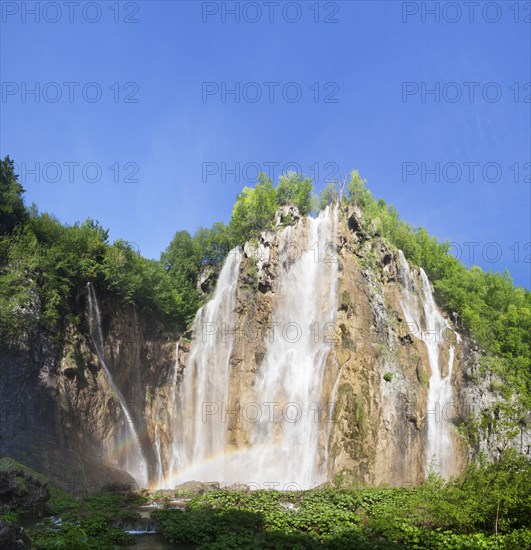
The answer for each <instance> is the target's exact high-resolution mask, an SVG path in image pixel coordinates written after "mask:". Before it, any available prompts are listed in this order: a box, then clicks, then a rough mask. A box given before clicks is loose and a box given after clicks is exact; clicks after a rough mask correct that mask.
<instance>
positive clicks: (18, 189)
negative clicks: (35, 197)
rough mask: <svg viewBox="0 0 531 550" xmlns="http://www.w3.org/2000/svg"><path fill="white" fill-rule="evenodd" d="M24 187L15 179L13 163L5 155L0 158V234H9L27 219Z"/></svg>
mask: <svg viewBox="0 0 531 550" xmlns="http://www.w3.org/2000/svg"><path fill="white" fill-rule="evenodd" d="M23 193H24V188H23V187H22V185H20V183H18V181H17V176H16V174H15V165H14V163H13V161H12V160H11V159H10V158H9V156H7V157H6V158H5V159H4V160H0V235H9V234H10V233H11V232H12V231H13V229H14V228H15V227H16V226H17V225H20V224H23V223H25V222H26V221H27V219H28V212H27V210H26V207H25V206H24V201H23V200H22V194H23Z"/></svg>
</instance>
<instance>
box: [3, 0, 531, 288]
mask: <svg viewBox="0 0 531 550" xmlns="http://www.w3.org/2000/svg"><path fill="white" fill-rule="evenodd" d="M83 4H84V3H83V2H81V3H80V5H79V6H72V8H70V9H72V10H73V11H72V12H69V7H68V6H67V5H65V4H64V3H63V2H51V3H50V2H45V1H41V2H40V3H39V14H38V17H39V21H38V22H36V21H35V17H36V16H35V15H33V14H31V13H27V12H26V13H24V7H23V4H22V3H19V2H6V1H4V2H2V23H1V80H2V94H3V95H2V102H1V104H0V105H1V144H0V149H1V151H0V153H1V154H2V156H3V155H5V154H9V155H10V156H11V157H12V158H13V159H14V160H15V161H16V162H17V163H18V164H19V166H20V165H21V164H22V163H25V165H26V171H27V170H31V169H32V168H34V167H35V164H36V163H39V168H40V172H41V174H40V181H39V182H37V181H35V176H34V175H32V174H31V173H26V174H25V177H22V180H23V183H24V185H25V187H26V190H27V194H26V200H27V202H28V203H31V202H33V201H34V202H35V203H36V204H37V205H38V207H39V209H40V210H43V211H49V212H52V213H54V214H55V215H56V216H57V217H58V218H59V219H60V220H62V221H64V222H68V223H73V222H74V221H76V220H83V219H85V218H86V217H92V218H95V219H97V220H99V221H100V222H101V223H102V224H103V225H104V226H105V227H108V228H110V233H111V237H112V238H113V239H116V238H124V239H126V240H129V241H131V242H134V243H137V244H138V246H139V248H140V250H141V252H142V253H143V254H144V255H146V256H148V257H154V258H158V256H159V254H160V252H161V251H162V250H163V249H164V248H165V247H166V246H167V244H168V243H169V241H170V239H171V238H172V236H173V234H174V233H175V231H176V230H178V229H188V230H190V231H194V230H195V229H197V228H198V227H199V226H209V225H211V224H212V223H213V222H214V221H217V220H222V221H225V222H226V221H228V220H229V217H230V211H231V207H232V205H233V203H234V199H235V197H236V195H237V193H238V192H239V191H240V190H241V188H242V187H243V186H244V185H245V184H246V183H248V182H246V181H245V179H246V175H247V176H249V177H250V178H252V177H253V175H254V172H255V166H256V164H258V165H260V166H261V167H262V168H263V169H265V170H266V171H267V170H271V166H273V165H275V163H276V165H275V174H277V175H278V172H279V171H280V170H281V167H283V166H285V165H286V163H296V164H298V165H299V166H300V167H301V169H302V170H303V171H304V172H306V173H308V174H310V175H312V174H313V175H315V173H316V170H317V167H318V168H319V174H318V176H319V177H318V180H319V181H318V182H317V183H316V186H317V188H318V189H320V188H322V186H323V180H324V177H325V176H326V175H327V174H330V173H331V172H334V171H335V170H336V168H335V167H336V166H337V171H338V174H336V175H339V174H344V173H346V172H348V171H349V170H351V169H352V168H357V169H359V171H360V173H361V175H362V176H363V177H365V178H367V180H368V184H369V188H370V189H371V190H372V192H373V193H374V194H375V195H376V196H377V197H382V198H384V199H385V200H386V201H388V202H390V203H392V204H394V205H395V206H396V207H397V209H398V210H399V212H400V214H401V216H402V217H403V218H404V219H405V220H407V221H409V222H410V223H413V224H415V225H423V226H425V227H426V228H427V229H428V231H429V232H430V233H431V234H434V235H436V236H438V237H439V238H441V239H449V240H450V241H452V242H455V243H458V244H457V245H456V246H455V250H456V251H457V250H459V247H460V248H461V250H462V259H463V260H465V263H467V264H468V263H469V262H467V261H466V260H468V253H469V251H470V252H471V253H472V254H473V255H474V257H473V260H474V263H476V264H479V265H481V266H482V267H483V268H484V269H492V270H496V271H502V270H504V269H505V268H506V267H507V268H509V270H510V272H511V274H512V275H513V277H514V279H515V281H516V282H517V283H518V284H520V285H524V286H526V287H530V286H531V284H530V266H531V264H530V263H526V260H527V262H529V260H530V259H531V248H530V247H531V245H530V244H529V241H531V235H530V233H531V228H530V207H531V195H530V192H531V191H530V189H531V183H530V173H531V165H530V164H529V163H530V161H531V159H530V151H531V143H530V139H531V138H530V133H531V130H530V125H531V115H530V108H531V103H529V101H530V94H531V88H530V84H529V81H531V75H530V67H531V60H530V49H531V44H530V28H531V26H530V24H529V22H526V18H527V21H529V16H530V13H529V3H528V2H520V3H519V8H521V9H520V10H519V11H517V10H516V9H515V7H514V3H513V2H498V3H496V2H494V3H491V8H489V10H487V11H486V12H485V11H484V10H483V9H482V7H483V4H484V3H481V5H480V6H479V7H476V8H475V12H474V13H473V14H471V13H470V12H468V11H467V10H468V8H466V7H465V6H464V5H462V6H463V7H462V10H461V11H462V13H461V14H459V13H458V12H457V11H456V9H455V3H447V2H439V3H438V4H437V5H438V6H439V13H438V14H430V13H426V11H428V12H429V10H430V9H434V8H436V7H437V5H436V3H434V2H427V3H426V2H398V1H393V2H385V1H382V2H378V1H376V2H358V1H348V2H337V3H334V2H320V3H319V10H318V11H317V7H316V3H315V2H313V1H309V2H292V3H291V5H290V6H289V7H288V8H287V9H285V8H284V4H285V2H282V3H279V4H278V5H275V4H276V3H273V4H269V5H266V4H260V9H261V10H262V13H261V15H260V14H259V13H258V12H257V9H256V6H257V3H256V2H251V3H250V4H249V3H246V2H240V3H239V13H238V16H239V22H235V16H234V15H232V14H231V13H230V9H231V8H233V7H234V5H235V3H234V2H221V3H219V2H218V3H214V2H199V1H197V2H184V1H149V2H148V1H144V2H138V3H137V2H120V3H117V2H114V1H110V2H92V3H89V4H92V5H90V6H87V7H86V9H85V10H84V12H82V9H81V8H82V6H83ZM450 4H451V5H450ZM34 5H35V2H26V11H27V10H29V9H30V8H31V7H33V6H34ZM492 6H494V7H492ZM526 6H527V9H526ZM58 8H59V10H60V13H59V10H58ZM227 10H228V11H229V13H227V12H226V11H227ZM269 10H273V11H272V12H271V11H269ZM216 11H217V13H214V12H216ZM270 18H271V19H272V21H270ZM436 18H438V21H437V20H436ZM56 19H58V20H57V22H53V21H54V20H56ZM69 19H72V22H70V20H69ZM115 19H116V20H117V21H118V22H115ZM124 19H127V20H131V21H134V20H137V21H138V22H130V23H126V22H124ZM255 19H258V20H257V21H256V22H253V21H254V20H255ZM316 19H317V22H316V21H315V20H316ZM89 20H92V21H94V22H92V23H91V22H90V21H89ZM325 20H327V21H330V20H337V22H325ZM452 21H454V22H452ZM68 82H77V83H79V85H68V84H65V83H68ZM91 82H92V83H96V85H94V84H90V85H88V86H87V84H88V83H91ZM205 82H206V83H210V84H208V85H206V88H205V85H204V84H203V83H205ZM236 82H238V83H239V86H240V101H239V102H238V101H235V97H234V95H230V94H228V95H227V96H226V97H224V98H222V96H221V90H222V88H223V87H226V88H233V89H234V86H235V83H236ZM268 82H269V83H271V82H276V83H278V84H275V85H272V84H265V83H268ZM24 83H25V84H24ZM35 83H38V85H39V86H40V89H39V90H38V96H39V101H38V102H36V101H35V95H32V94H31V93H28V90H29V89H31V88H34V87H35ZM114 83H118V85H115V84H114ZM128 83H134V84H128ZM248 83H255V84H248ZM288 83H292V84H289V85H288V86H286V84H288ZM315 83H317V84H315ZM466 83H468V84H466ZM470 83H475V84H470ZM515 83H516V84H515ZM437 87H438V90H439V97H436V96H435V95H434V94H429V93H428V94H424V93H423V92H426V91H427V90H429V89H437ZM98 89H99V90H100V91H101V94H102V95H101V99H100V100H99V101H95V102H90V101H89V99H92V98H94V97H95V94H96V93H97V92H98ZM218 89H219V91H217V90H218ZM83 91H84V94H83ZM58 93H60V94H61V96H60V97H58V96H57V94H58ZM69 93H70V94H71V97H69ZM205 93H206V95H205ZM257 93H261V94H262V97H261V99H259V100H258V101H255V102H253V100H254V99H255V97H256V94H257ZM298 93H299V94H301V98H300V100H299V101H295V100H294V98H296V95H297V94H298ZM269 94H273V96H272V101H270V97H271V96H270V95H269ZM459 94H461V97H460V98H459V97H458V96H459ZM56 98H57V99H58V100H57V101H54V100H55V99H56ZM325 98H327V99H328V100H330V99H332V100H337V101H336V102H325V101H324V99H325ZM115 99H116V100H117V102H116V101H115ZM125 99H129V100H131V99H133V100H135V99H136V100H137V102H124V100H125ZM222 99H224V100H225V101H222ZM290 99H291V100H292V101H288V100H290ZM316 100H317V101H316ZM91 162H92V163H96V164H97V165H98V166H100V167H101V178H100V180H99V181H96V182H91V181H89V180H90V179H94V178H96V177H97V173H96V171H95V168H94V166H93V165H90V164H88V165H87V163H91ZM47 163H51V164H48V165H47ZM54 163H55V164H54ZM65 163H66V164H65ZM68 163H79V165H77V164H68ZM127 163H135V164H133V165H128V164H127ZM204 163H209V164H207V165H205V164H204ZM221 163H225V166H226V168H227V169H228V170H231V169H232V170H233V169H234V167H235V164H236V163H239V164H240V170H239V172H238V175H239V178H240V181H239V182H238V181H236V178H235V176H234V175H233V174H230V173H229V174H223V177H222V166H221ZM249 163H251V164H249ZM252 163H255V164H252ZM265 163H273V164H265ZM436 163H438V166H439V169H437V164H436ZM470 163H472V164H470ZM474 163H477V164H474ZM489 163H490V164H489ZM57 164H58V165H59V166H61V167H62V177H61V178H60V179H59V181H57V182H54V181H53V180H54V179H56V172H55V166H56V165H57ZM111 165H113V166H114V171H113V170H112V169H110V168H109V167H110V166H111ZM135 165H136V166H138V173H137V174H136V175H132V176H130V178H129V179H138V182H131V181H124V179H126V177H127V175H131V173H132V172H133V171H134V170H135ZM69 166H70V167H71V170H72V172H73V181H72V182H70V181H69ZM82 167H85V174H83V173H82ZM117 167H119V169H120V170H119V172H117V171H116V168H117ZM216 168H218V170H219V171H218V172H217V173H215V174H212V175H208V174H204V173H203V172H204V170H207V169H208V170H210V171H215V170H216ZM244 168H245V169H246V170H244ZM433 169H435V170H436V171H437V175H438V177H439V181H438V182H437V181H435V177H436V176H434V175H433V174H432V173H430V172H429V171H430V170H433ZM472 169H473V170H474V173H473V174H472V173H471V171H472ZM426 170H427V171H428V172H427V173H424V172H425V171H426ZM19 172H22V170H20V168H19ZM245 172H247V174H246V173H245ZM459 172H461V175H459ZM21 175H23V174H21ZM469 176H471V177H469ZM115 178H116V179H118V180H119V181H118V182H116V181H114V179H115ZM470 179H472V181H469V180H470ZM423 180H424V181H423ZM515 180H516V181H515ZM471 242H477V243H479V244H478V245H476V246H475V248H472V247H471V245H468V248H467V245H465V244H464V243H471ZM489 243H498V246H499V248H498V247H497V246H496V245H493V244H489ZM515 243H516V245H515ZM482 252H483V253H482ZM485 256H487V257H488V258H490V259H491V260H493V261H492V262H489V261H487V258H486V257H485ZM497 256H500V257H499V259H498V260H497V261H496V259H497Z"/></svg>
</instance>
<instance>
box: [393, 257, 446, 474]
mask: <svg viewBox="0 0 531 550" xmlns="http://www.w3.org/2000/svg"><path fill="white" fill-rule="evenodd" d="M399 261H400V270H399V278H400V282H401V283H402V286H403V288H404V291H403V293H402V296H403V299H402V309H403V311H404V316H405V318H406V322H407V323H408V325H409V327H410V331H411V332H412V333H413V335H414V336H416V337H417V338H419V339H420V340H422V341H423V342H424V343H425V345H426V350H427V352H428V360H429V364H430V369H431V376H430V380H429V387H428V403H427V410H426V417H427V445H426V472H428V471H429V469H430V468H435V471H436V472H437V473H439V474H440V475H441V476H443V477H444V478H449V477H450V475H451V474H452V473H453V470H454V454H453V448H452V439H451V436H450V429H451V428H450V423H449V410H450V408H451V403H452V384H451V380H452V372H453V365H454V355H455V350H454V347H453V346H449V349H448V356H449V358H448V369H447V374H446V376H445V377H443V376H442V374H441V368H440V355H441V351H442V349H443V346H442V344H443V339H444V337H445V335H446V334H447V331H448V329H449V325H448V322H447V321H446V319H445V318H444V317H443V316H442V314H441V312H440V310H439V308H438V307H437V304H436V303H435V301H434V299H433V293H432V291H431V287H430V282H429V280H428V277H427V276H426V273H425V272H424V270H423V269H422V268H421V269H420V273H419V277H420V287H421V288H420V289H417V288H416V280H415V277H414V272H413V271H412V270H411V268H410V267H409V264H408V263H407V261H406V259H405V257H404V254H403V253H402V251H401V250H400V251H399ZM419 291H420V292H419ZM420 293H422V294H420Z"/></svg>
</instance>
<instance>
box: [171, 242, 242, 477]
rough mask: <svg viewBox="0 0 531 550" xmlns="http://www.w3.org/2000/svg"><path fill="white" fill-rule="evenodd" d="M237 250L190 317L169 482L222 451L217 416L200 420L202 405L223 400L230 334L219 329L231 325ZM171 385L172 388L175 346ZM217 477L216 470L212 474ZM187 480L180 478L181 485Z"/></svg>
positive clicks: (222, 432) (223, 430)
mask: <svg viewBox="0 0 531 550" xmlns="http://www.w3.org/2000/svg"><path fill="white" fill-rule="evenodd" d="M240 259H241V252H240V250H239V249H234V250H232V251H231V252H230V253H229V255H228V257H227V259H226V260H225V264H224V265H223V268H222V270H221V273H220V275H219V279H218V282H217V286H216V290H215V292H214V296H213V298H212V300H210V301H209V302H208V303H207V304H206V305H205V306H204V307H202V308H201V309H200V310H199V311H198V312H197V314H196V317H195V320H194V324H193V344H192V348H191V350H190V355H189V357H188V360H187V362H186V366H185V369H184V374H183V379H182V382H181V384H180V387H179V391H178V396H177V400H178V406H177V411H176V415H175V416H176V422H175V425H174V433H173V434H172V435H173V442H172V455H173V456H172V457H171V460H170V464H171V465H172V469H171V471H170V472H169V476H168V478H167V480H166V485H167V486H172V485H173V484H174V476H175V474H177V475H178V474H179V473H180V472H182V471H183V470H185V469H189V468H190V467H193V466H194V465H196V464H201V463H203V462H204V461H205V460H208V459H209V457H211V456H214V455H216V454H218V453H222V452H223V451H224V449H225V443H226V432H227V424H226V423H222V422H221V416H219V415H212V416H210V417H209V421H208V422H204V421H203V414H204V413H205V410H206V407H219V405H220V404H221V403H227V402H228V396H229V376H230V365H229V361H230V356H231V353H232V345H233V340H232V336H230V335H228V336H226V335H225V327H232V326H233V325H234V307H235V303H236V290H237V283H238V275H239V272H240ZM176 355H177V357H176V365H175V370H174V380H173V387H174V388H175V387H176V384H177V369H178V348H177V353H176ZM214 473H215V474H217V475H218V477H217V479H220V477H219V476H220V475H221V473H222V472H213V474H214ZM187 479H188V480H189V479H191V478H189V477H187V476H185V477H184V478H182V481H185V480H187Z"/></svg>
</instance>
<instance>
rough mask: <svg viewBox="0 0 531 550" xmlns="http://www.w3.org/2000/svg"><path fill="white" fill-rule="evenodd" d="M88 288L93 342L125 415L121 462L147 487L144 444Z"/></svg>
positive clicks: (119, 439) (118, 444) (119, 441)
mask: <svg viewBox="0 0 531 550" xmlns="http://www.w3.org/2000/svg"><path fill="white" fill-rule="evenodd" d="M87 289H88V293H87V294H88V321H89V332H90V337H91V338H92V342H93V344H94V347H95V348H96V353H97V354H98V358H99V360H100V363H101V365H102V367H103V370H104V371H105V374H106V375H107V381H108V382H109V385H110V386H111V389H112V391H113V393H114V395H115V397H116V398H117V399H118V402H119V403H120V407H121V409H122V412H123V415H124V417H125V422H124V426H123V429H122V434H120V435H119V436H117V438H116V439H117V440H116V442H115V445H116V447H117V448H120V447H122V452H121V453H120V458H121V459H122V462H121V463H120V466H121V467H122V468H123V469H124V470H125V471H126V472H128V473H129V474H131V475H132V476H133V477H134V478H135V480H136V482H137V484H138V485H139V486H140V487H146V486H147V483H148V467H147V462H146V459H145V458H144V455H143V453H142V446H141V445H140V440H139V438H138V434H137V432H136V429H135V425H134V422H133V418H132V416H131V414H130V413H129V410H128V408H127V404H126V402H125V399H124V396H123V395H122V393H121V392H120V390H119V389H118V387H117V386H116V384H115V383H114V380H113V377H112V375H111V373H110V371H109V369H108V367H107V364H106V363H105V357H104V353H103V332H102V329H101V314H100V308H99V305H98V299H97V297H96V292H95V290H94V287H93V285H92V284H91V283H87Z"/></svg>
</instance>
